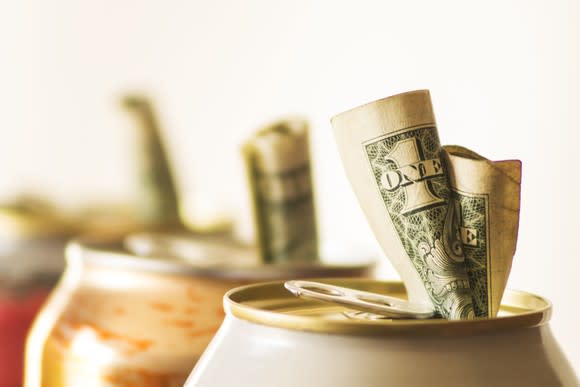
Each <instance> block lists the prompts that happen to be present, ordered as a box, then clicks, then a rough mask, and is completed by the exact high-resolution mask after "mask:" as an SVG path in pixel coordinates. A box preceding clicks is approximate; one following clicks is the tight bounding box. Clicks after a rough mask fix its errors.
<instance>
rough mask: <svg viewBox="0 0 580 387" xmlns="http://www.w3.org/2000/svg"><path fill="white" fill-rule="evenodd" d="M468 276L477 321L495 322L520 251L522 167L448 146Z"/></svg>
mask: <svg viewBox="0 0 580 387" xmlns="http://www.w3.org/2000/svg"><path fill="white" fill-rule="evenodd" d="M443 149H444V150H445V152H446V153H447V157H448V165H449V171H450V174H449V176H450V184H451V191H452V196H453V201H454V203H455V205H456V207H457V213H458V214H459V217H458V222H459V230H460V236H461V242H462V245H463V251H464V255H465V262H466V265H467V274H468V277H469V283H470V286H471V289H472V293H473V306H474V309H475V314H476V316H478V317H495V316H496V315H497V312H498V310H499V306H500V302H501V298H502V296H503V292H504V290H505V286H506V283H507V279H508V276H509V273H510V270H511V266H512V259H513V256H514V253H515V251H516V241H517V235H518V224H519V215H520V182H521V162H520V161H519V160H506V161H490V160H487V159H486V158H485V157H482V156H480V155H478V154H477V153H475V152H473V151H471V150H469V149H467V148H463V147H460V146H444V147H443Z"/></svg>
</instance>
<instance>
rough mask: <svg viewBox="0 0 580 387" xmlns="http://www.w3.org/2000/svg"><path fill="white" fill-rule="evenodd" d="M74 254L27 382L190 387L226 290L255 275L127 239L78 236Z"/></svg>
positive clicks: (30, 358) (42, 386) (41, 327)
mask: <svg viewBox="0 0 580 387" xmlns="http://www.w3.org/2000/svg"><path fill="white" fill-rule="evenodd" d="M66 258H67V269H66V271H65V274H64V275H63V277H62V279H61V282H60V283H59V285H58V286H57V288H56V289H55V291H54V292H53V293H52V295H51V297H50V299H49V301H48V302H47V304H46V305H45V307H44V308H43V310H42V312H41V313H40V314H39V316H38V318H37V320H36V321H35V323H34V326H33V328H32V330H31V331H30V334H29V337H28V342H27V348H26V352H27V353H26V371H25V386H26V387H79V386H82V387H97V386H99V387H133V386H134V387H137V386H139V387H173V386H182V385H183V383H184V381H185V379H186V378H187V375H188V374H189V372H190V371H191V369H192V367H193V366H194V364H195V362H196V361H197V359H198V357H199V356H200V355H201V353H202V352H203V351H204V349H205V347H206V346H207V344H208V343H209V342H210V340H211V338H212V337H213V334H214V333H215V332H216V331H217V329H218V328H219V326H220V324H221V322H222V320H223V317H224V314H223V310H222V306H221V304H222V298H223V294H224V293H225V292H226V291H227V290H228V289H231V288H233V287H235V286H239V285H241V284H247V283H249V282H251V281H252V280H254V278H255V270H249V269H247V268H246V269H243V268H242V269H240V270H237V271H233V272H230V271H228V270H225V269H224V268H223V267H213V266H212V267H202V266H195V265H192V264H191V263H187V262H184V261H182V260H178V259H175V258H170V257H168V258H159V257H157V258H156V257H140V256H136V255H133V254H129V253H127V252H126V251H124V250H123V249H122V242H121V241H116V242H111V243H105V242H99V241H97V242H95V241H93V242H91V241H90V240H86V239H85V240H82V241H76V242H72V243H71V244H69V246H68V248H67V256H66ZM351 271H352V270H351ZM318 272H319V271H317V272H316V271H315V273H318ZM334 272H336V270H335V271H334ZM244 273H245V274H247V276H245V274H244ZM265 273H266V274H268V275H273V272H272V271H266V272H265ZM354 273H356V274H365V271H364V270H363V271H358V272H356V271H355V272H354ZM293 274H296V273H295V272H294V271H288V272H284V271H282V272H278V273H277V274H276V276H277V278H283V277H286V278H288V277H289V276H291V275H293ZM266 278H272V277H268V276H266Z"/></svg>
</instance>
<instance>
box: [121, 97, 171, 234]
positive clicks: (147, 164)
mask: <svg viewBox="0 0 580 387" xmlns="http://www.w3.org/2000/svg"><path fill="white" fill-rule="evenodd" d="M121 102H122V105H123V107H124V108H125V109H126V110H127V111H128V112H129V113H131V115H132V118H133V119H134V122H135V128H136V130H135V135H136V138H137V145H138V147H139V148H138V149H137V155H138V166H139V188H140V189H139V194H138V195H137V197H136V199H137V216H138V217H139V221H140V222H141V223H143V225H144V226H147V227H159V226H161V227H173V226H179V225H181V222H180V217H179V203H178V196H177V189H176V187H175V183H174V180H173V177H172V174H171V168H170V166H169V160H168V157H167V154H166V151H165V148H164V146H163V142H162V139H161V133H160V132H161V130H160V128H159V124H158V122H157V118H156V117H155V112H154V110H153V106H152V103H151V101H150V100H149V98H147V97H146V96H144V95H141V94H129V95H125V96H124V97H123V98H122V101H121Z"/></svg>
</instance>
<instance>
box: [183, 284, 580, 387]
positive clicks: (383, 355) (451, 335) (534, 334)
mask: <svg viewBox="0 0 580 387" xmlns="http://www.w3.org/2000/svg"><path fill="white" fill-rule="evenodd" d="M253 293H254V294H256V288H254V290H253ZM271 293H272V292H271ZM230 294H232V292H230ZM247 294H250V293H247ZM277 296H278V294H277ZM252 297H253V296H252ZM230 301H231V299H230V300H228V299H227V298H226V300H225V304H226V310H227V311H228V314H227V317H226V319H225V321H224V323H223V325H222V326H221V328H220V330H219V331H218V333H217V334H216V336H215V338H214V340H213V341H212V343H211V344H210V345H209V347H208V349H207V351H206V352H205V353H204V355H203V356H202V358H201V359H200V361H199V362H198V363H197V365H196V367H195V369H194V370H193V372H192V374H191V376H190V378H189V379H188V381H187V383H186V385H185V387H216V386H234V385H236V386H252V387H266V386H274V385H275V386H277V387H291V386H307V387H309V386H312V387H314V386H316V387H322V386H328V387H330V386H332V387H348V386H365V387H384V386H427V385H429V386H482V387H483V386H511V387H513V386H538V387H540V386H542V387H546V386H577V385H578V380H577V378H576V376H575V374H574V371H573V370H572V369H571V367H570V365H569V364H568V362H567V360H566V358H565V357H564V355H563V354H562V352H561V350H560V349H559V347H558V344H557V343H556V341H555V340H554V338H553V336H552V334H551V331H550V328H549V326H548V324H547V323H545V322H542V323H539V320H534V321H535V322H533V321H532V320H533V319H531V318H527V317H526V318H527V321H526V322H523V319H520V320H519V321H518V318H517V317H516V318H512V317H511V316H510V317H504V320H503V321H498V322H499V324H494V323H492V324H491V326H486V324H487V321H479V322H478V321H476V322H475V323H473V324H472V323H469V322H468V323H467V324H466V325H465V324H463V321H459V322H448V321H441V320H439V321H436V320H432V322H430V321H423V322H420V323H419V324H415V326H413V325H412V324H413V322H411V325H405V323H404V322H399V323H396V322H395V323H394V324H393V325H392V326H389V324H391V323H393V322H392V321H391V322H389V321H384V322H368V321H367V322H363V323H362V326H359V327H355V328H354V329H351V328H352V324H355V325H356V324H357V322H356V321H351V323H352V324H351V323H349V322H348V321H346V322H345V323H344V324H336V325H333V323H332V322H331V323H328V321H331V320H335V319H338V318H339V317H338V314H337V315H334V312H336V307H334V309H331V308H332V307H325V306H321V305H320V304H312V305H311V307H309V308H304V309H301V310H300V309H299V308H298V309H295V310H294V311H295V312H296V313H291V316H290V318H289V319H287V318H286V317H287V316H288V314H287V313H286V311H288V310H292V309H293V306H291V304H288V302H286V303H285V306H282V305H283V304H284V303H283V302H282V301H281V300H280V298H279V296H278V300H277V301H276V303H278V305H280V311H281V312H280V313H279V315H278V316H277V318H276V319H274V318H272V317H271V316H270V317H267V316H266V317H265V318H261V321H259V320H260V318H255V317H256V316H257V315H255V314H254V315H252V310H251V309H252V308H253V307H252V306H249V305H252V303H253V305H261V307H262V306H263V308H264V309H268V310H270V311H272V308H273V309H274V311H276V309H277V307H276V306H273V304H270V305H268V302H267V301H263V302H262V304H257V303H255V301H257V300H256V299H253V300H251V301H252V302H249V303H247V304H246V305H245V306H243V307H242V308H241V309H240V308H237V307H233V308H232V307H231V305H230V304H229V302H230ZM290 302H292V301H290ZM248 306H249V308H248ZM236 308H237V309H236ZM258 309H259V308H258ZM248 310H250V312H248ZM282 310H284V311H282ZM517 313H519V312H516V315H517ZM331 315H332V316H333V317H330V316H331ZM263 316H264V315H263ZM263 316H262V317H263ZM301 319H302V320H304V319H305V320H304V321H306V323H304V321H301ZM329 319H330V320H329ZM510 319H511V320H510ZM307 320H310V321H307ZM488 321H489V320H488ZM415 323H416V322H415ZM349 324H350V325H349ZM367 328H368V329H367ZM224 370H227V372H224Z"/></svg>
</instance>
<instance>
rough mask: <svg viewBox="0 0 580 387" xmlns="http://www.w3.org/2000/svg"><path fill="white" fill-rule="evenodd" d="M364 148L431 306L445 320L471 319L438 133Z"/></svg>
mask: <svg viewBox="0 0 580 387" xmlns="http://www.w3.org/2000/svg"><path fill="white" fill-rule="evenodd" d="M363 145H364V147H365V150H366V153H367V156H368V160H369V162H370V166H371V168H372V171H373V174H374V177H375V180H376V185H377V188H378V191H379V193H380V195H381V197H382V199H383V201H384V203H385V206H386V208H387V211H388V214H389V216H390V218H391V221H392V223H393V225H394V227H395V230H396V232H397V234H398V237H399V240H400V241H401V243H402V244H403V246H404V249H405V251H406V252H407V255H408V257H409V259H410V260H411V262H412V264H413V266H414V267H415V270H416V271H417V273H418V274H419V276H420V278H421V280H422V281H423V283H424V286H425V288H426V290H427V293H428V295H429V296H430V298H431V301H432V303H433V305H434V306H435V308H436V309H437V310H438V311H439V312H440V313H441V314H442V315H443V316H444V317H450V318H469V317H472V316H473V313H474V312H473V305H472V297H471V290H470V286H469V280H468V277H467V272H466V267H465V260H464V256H463V249H462V246H461V242H460V240H459V238H458V232H457V228H456V223H455V216H457V215H458V214H456V213H455V206H453V205H450V199H451V192H450V190H449V185H448V180H447V176H446V169H445V165H444V164H443V162H442V160H441V158H440V153H441V146H440V144H439V138H438V135H437V130H436V128H435V127H434V126H427V127H417V128H410V129H405V130H401V131H398V132H394V133H389V134H387V135H384V136H381V137H379V138H375V139H373V140H370V141H368V142H366V143H364V144H363Z"/></svg>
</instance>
